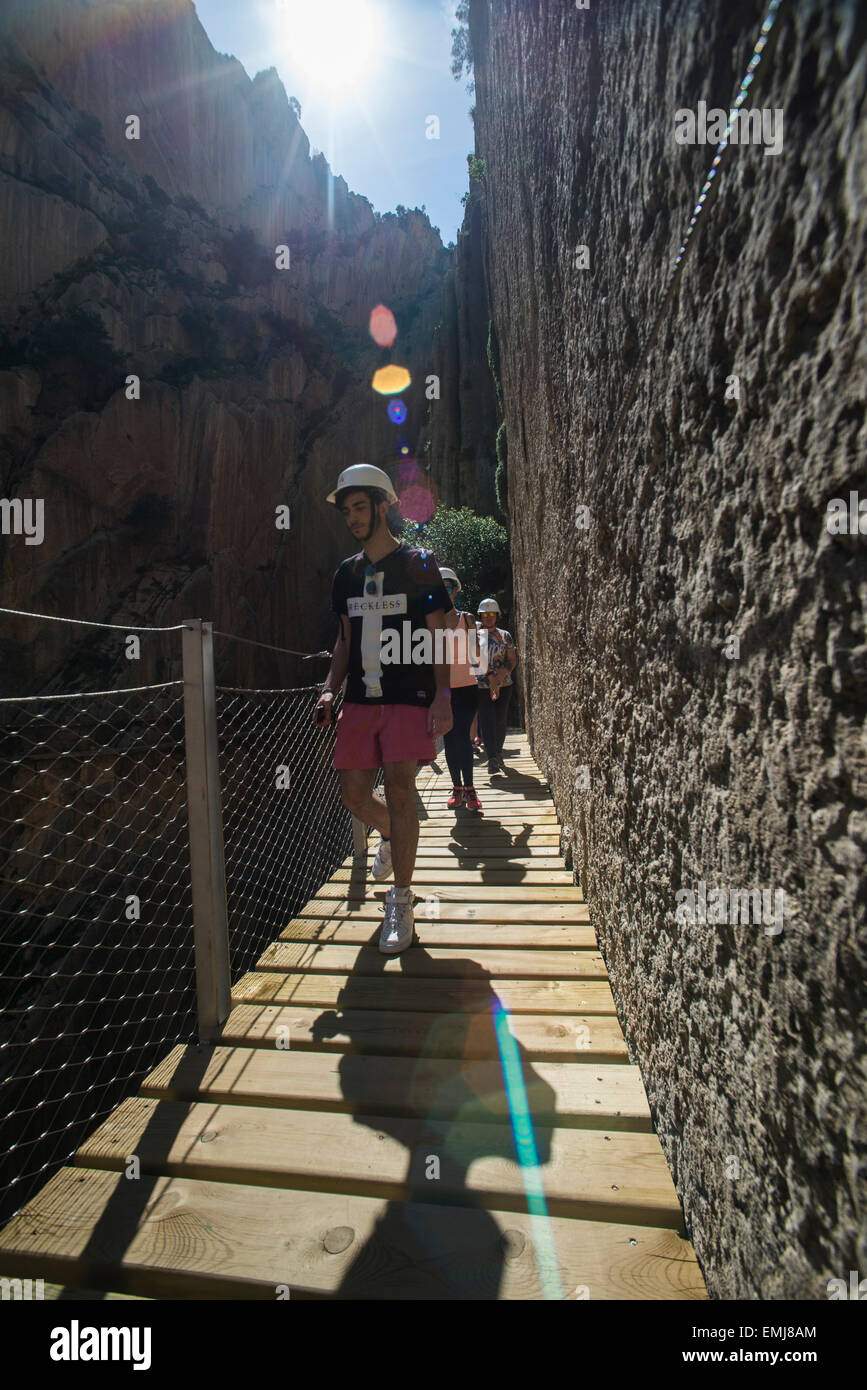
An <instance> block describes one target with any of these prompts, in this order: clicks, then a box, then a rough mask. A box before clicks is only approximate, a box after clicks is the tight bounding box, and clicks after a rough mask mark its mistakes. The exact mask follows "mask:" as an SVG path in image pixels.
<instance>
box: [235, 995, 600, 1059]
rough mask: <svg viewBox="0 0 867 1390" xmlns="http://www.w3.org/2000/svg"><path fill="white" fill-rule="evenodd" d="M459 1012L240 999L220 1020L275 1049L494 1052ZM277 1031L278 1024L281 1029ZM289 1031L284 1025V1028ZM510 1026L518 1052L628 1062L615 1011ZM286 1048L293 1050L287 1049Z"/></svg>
mask: <svg viewBox="0 0 867 1390" xmlns="http://www.w3.org/2000/svg"><path fill="white" fill-rule="evenodd" d="M480 1017H481V1015H478V1014H475V1015H472V1016H471V1020H470V1023H469V1024H468V1022H467V1016H466V1014H465V1013H463V1012H455V1013H431V1012H425V1011H423V1010H416V1011H413V1012H410V1011H408V1010H402V1009H389V1010H388V1011H378V1010H376V1009H354V1008H345V1009H341V1011H340V1013H336V1012H334V1011H333V1010H329V1011H327V1012H326V1013H323V1011H322V1009H321V1008H317V1007H306V1006H303V1005H301V1004H299V1003H298V1002H297V1001H296V1002H293V1003H292V1004H291V1005H288V1006H285V1007H284V1006H282V1005H279V1004H239V1005H237V1006H236V1007H235V1008H234V1009H233V1010H232V1012H231V1013H230V1014H229V1017H228V1019H227V1020H226V1022H225V1023H224V1024H223V1033H222V1038H223V1041H224V1042H225V1043H227V1044H234V1045H238V1046H244V1047H271V1048H275V1047H276V1045H277V1039H278V1037H281V1036H284V1037H288V1038H289V1039H290V1043H291V1048H304V1047H308V1048H318V1049H321V1050H322V1051H329V1052H351V1053H367V1052H373V1053H376V1054H377V1055H379V1056H386V1055H392V1054H398V1055H401V1056H403V1055H407V1054H409V1055H413V1054H415V1055H418V1054H419V1053H421V1052H425V1053H426V1054H427V1055H431V1056H436V1057H465V1058H472V1057H492V1056H494V1055H495V1048H496V1041H495V1040H493V1039H492V1038H491V1030H490V1027H481V1026H479V1025H478V1023H476V1022H475V1020H477V1019H479V1018H480ZM281 1030H283V1031H282V1032H281ZM287 1030H288V1031H287ZM509 1031H510V1032H511V1033H512V1035H513V1037H514V1038H515V1039H516V1040H517V1042H518V1044H519V1046H520V1048H521V1050H522V1052H523V1053H526V1055H527V1056H528V1057H530V1058H532V1059H534V1060H538V1061H552V1062H564V1061H580V1062H597V1061H599V1062H610V1063H612V1064H620V1065H622V1064H623V1063H625V1062H627V1061H628V1055H627V1050H626V1042H625V1040H624V1038H623V1034H622V1033H621V1031H620V1024H619V1023H618V1021H617V1016H616V1014H608V1015H605V1014H602V1015H599V1014H593V1015H591V1014H575V1015H571V1016H567V1017H563V1016H562V1015H559V1016H558V1015H557V1014H553V1015H548V1014H513V1015H512V1016H511V1018H510V1019H509ZM291 1048H290V1050H291Z"/></svg>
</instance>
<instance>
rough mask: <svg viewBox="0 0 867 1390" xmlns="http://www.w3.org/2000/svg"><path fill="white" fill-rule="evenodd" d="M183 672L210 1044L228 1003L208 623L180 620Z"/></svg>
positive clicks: (204, 1034)
mask: <svg viewBox="0 0 867 1390" xmlns="http://www.w3.org/2000/svg"><path fill="white" fill-rule="evenodd" d="M183 670H184V738H185V743H186V753H187V809H188V812H189V821H190V871H191V877H192V888H193V929H194V933H195V947H196V1001H197V1007H198V1015H199V1040H200V1042H203V1043H211V1042H216V1040H217V1039H218V1038H219V1036H220V1030H221V1028H222V1026H223V1024H224V1023H225V1021H226V1019H227V1018H228V1017H229V1011H230V1009H231V1007H232V1004H231V983H230V976H229V926H228V914H227V911H226V867H225V861H224V857H223V808H222V803H221V800H220V767H219V759H218V754H217V699H216V690H215V685H214V639H213V623H204V622H202V620H201V618H191V619H190V620H189V621H188V622H187V623H186V624H185V626H184V630H183Z"/></svg>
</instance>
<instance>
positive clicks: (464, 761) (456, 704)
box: [440, 566, 482, 811]
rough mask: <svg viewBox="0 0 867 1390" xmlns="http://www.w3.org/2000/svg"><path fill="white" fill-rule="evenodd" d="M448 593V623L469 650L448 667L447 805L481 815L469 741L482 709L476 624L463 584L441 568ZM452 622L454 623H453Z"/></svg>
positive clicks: (461, 650) (463, 650) (460, 651)
mask: <svg viewBox="0 0 867 1390" xmlns="http://www.w3.org/2000/svg"><path fill="white" fill-rule="evenodd" d="M440 574H441V575H442V580H443V584H444V585H445V587H446V592H447V594H448V596H449V598H450V599H451V601H452V603H453V604H454V605H455V611H454V612H453V613H448V614H446V622H447V623H448V625H449V626H450V627H451V629H452V631H453V632H455V633H457V632H458V631H462V632H463V633H464V634H465V642H466V647H465V648H464V645H463V643H461V644H460V645H458V640H457V638H456V639H455V646H456V648H457V650H456V652H455V655H456V656H463V657H464V660H462V661H453V662H451V664H450V666H449V686H450V688H451V692H452V719H453V721H454V722H453V724H452V727H451V729H450V730H449V732H448V733H447V734H446V735H445V737H444V738H443V749H444V752H445V755H446V762H447V763H448V766H449V772H450V774H451V779H452V794H451V796H450V797H449V799H448V802H447V803H446V804H447V805H448V807H449V810H452V811H453V810H456V809H457V807H458V806H460V805H461V803H462V802H463V803H464V804H465V805H466V808H467V810H468V811H481V809H482V803H481V802H480V800H479V798H478V794H477V792H476V789H475V787H474V786H473V745H472V742H471V740H470V725H471V724H472V722H473V719H474V718H475V716H476V712H477V710H478V705H479V687H478V684H477V681H476V672H477V671H478V669H479V667H478V659H477V660H476V663H475V666H474V663H472V662H471V661H470V657H471V656H472V655H474V654H475V655H476V656H478V647H477V642H478V639H477V637H476V624H475V622H474V620H473V618H472V616H471V615H470V614H469V613H464V612H463V611H462V610H461V609H460V605H459V600H458V594H459V593H460V592H461V581H460V580H459V579H458V576H457V575H456V574H455V572H454V570H451V569H447V568H445V567H444V566H441V567H440ZM452 620H453V621H452Z"/></svg>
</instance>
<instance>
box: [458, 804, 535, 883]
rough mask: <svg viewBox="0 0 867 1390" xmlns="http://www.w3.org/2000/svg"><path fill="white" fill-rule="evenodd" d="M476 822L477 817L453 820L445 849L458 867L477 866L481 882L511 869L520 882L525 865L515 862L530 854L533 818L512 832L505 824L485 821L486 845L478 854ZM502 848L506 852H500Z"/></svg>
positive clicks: (471, 867)
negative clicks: (449, 837) (449, 838)
mask: <svg viewBox="0 0 867 1390" xmlns="http://www.w3.org/2000/svg"><path fill="white" fill-rule="evenodd" d="M470 814H472V813H470ZM478 824H479V822H478V820H470V819H461V820H456V821H455V824H454V825H453V826H452V832H451V840H450V842H449V843H448V845H447V846H445V852H446V853H447V854H453V855H454V856H455V858H456V860H457V861H458V862H457V867H458V868H460V869H479V870H480V872H481V876H482V882H483V883H488V882H494V881H495V878H496V875H497V873H498V872H499V871H501V870H503V869H510V870H512V871H513V872H514V874H515V877H516V880H517V881H518V882H520V880H521V879H522V878H523V877H524V875H525V874H526V871H527V866H526V864H519V863H516V862H515V861H516V860H519V859H526V858H528V857H529V845H530V835H531V833H532V831H533V823H532V821H526V822H525V823H524V825H523V828H522V829H521V830H519V831H518V832H517V834H515V835H512V834H511V832H510V831H509V830H508V829H507V827H506V826H504V825H500V824H498V822H497V821H492V820H487V821H486V822H485V848H484V850H483V851H482V852H481V853H480V852H479V850H478V848H477V845H478ZM503 850H507V851H509V852H508V853H501V852H500V851H503ZM513 856H514V858H513Z"/></svg>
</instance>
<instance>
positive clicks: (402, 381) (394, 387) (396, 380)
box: [371, 363, 412, 396]
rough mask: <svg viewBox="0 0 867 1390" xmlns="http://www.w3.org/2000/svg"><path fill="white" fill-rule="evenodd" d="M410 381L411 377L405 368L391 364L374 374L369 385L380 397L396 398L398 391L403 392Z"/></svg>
mask: <svg viewBox="0 0 867 1390" xmlns="http://www.w3.org/2000/svg"><path fill="white" fill-rule="evenodd" d="M411 381H412V377H411V376H410V374H409V372H408V371H407V369H406V367H396V366H395V365H394V363H392V364H391V365H390V366H388V367H380V369H379V371H378V372H374V375H373V381H372V383H371V385H372V386H373V389H374V391H377V392H378V393H379V395H380V396H396V395H397V394H398V393H399V392H400V391H405V390H406V388H407V387H408V386H409V384H410V382H411Z"/></svg>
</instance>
